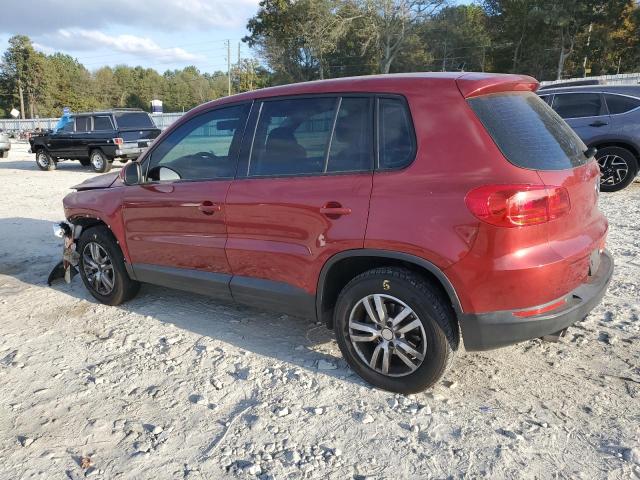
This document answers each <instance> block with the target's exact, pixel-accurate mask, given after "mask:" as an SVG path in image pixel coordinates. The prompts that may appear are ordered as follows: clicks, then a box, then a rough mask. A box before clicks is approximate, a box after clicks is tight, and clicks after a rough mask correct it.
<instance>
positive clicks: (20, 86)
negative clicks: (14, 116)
mask: <svg viewBox="0 0 640 480" xmlns="http://www.w3.org/2000/svg"><path fill="white" fill-rule="evenodd" d="M43 74H44V69H43V65H42V58H41V56H40V55H39V54H38V53H37V52H36V51H35V50H34V48H33V45H32V43H31V39H30V38H29V37H27V36H25V35H14V36H13V37H11V38H10V39H9V48H7V50H6V51H5V52H4V54H3V56H2V65H1V66H0V76H1V77H2V79H3V81H2V83H3V85H5V88H7V89H8V91H9V93H10V94H13V95H15V96H16V97H17V100H18V102H19V105H20V116H21V118H25V117H26V111H25V104H26V102H25V96H27V100H28V102H29V106H30V111H31V112H32V115H33V113H34V112H35V111H36V109H37V107H36V105H35V102H36V101H37V98H38V94H37V91H38V88H39V86H40V85H41V84H42V82H43Z"/></svg>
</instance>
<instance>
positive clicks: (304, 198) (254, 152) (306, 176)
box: [226, 96, 373, 315]
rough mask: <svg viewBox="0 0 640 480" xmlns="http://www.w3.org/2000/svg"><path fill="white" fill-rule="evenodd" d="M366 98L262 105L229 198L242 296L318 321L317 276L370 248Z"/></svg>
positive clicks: (237, 288)
mask: <svg viewBox="0 0 640 480" xmlns="http://www.w3.org/2000/svg"><path fill="white" fill-rule="evenodd" d="M372 112H373V108H372V99H371V98H369V97H368V96H353V97H342V98H341V97H338V96H315V97H314V96H312V97H304V98H300V97H296V98H287V99H267V100H264V101H262V102H256V104H254V108H253V110H252V115H251V117H252V118H251V120H250V121H249V127H248V129H247V133H246V134H245V139H247V141H246V142H245V143H244V145H243V151H242V154H241V160H240V163H239V171H238V176H237V178H236V180H234V182H233V183H232V185H231V188H230V189H229V194H228V195H227V201H226V212H227V216H226V220H227V231H228V240H227V246H226V252H227V258H228V260H229V264H230V266H231V269H232V270H233V275H234V276H233V279H232V282H231V290H232V294H233V297H234V299H236V300H239V301H241V302H243V303H248V304H253V305H256V306H258V307H260V308H272V309H278V310H280V311H284V312H288V313H291V314H298V315H309V314H312V313H313V311H314V308H315V297H314V295H315V291H316V287H317V278H318V275H319V272H320V270H321V268H322V266H323V264H324V263H325V262H326V260H327V259H329V258H330V257H331V256H332V255H334V254H336V253H338V252H340V251H343V250H349V249H356V248H362V246H363V242H364V235H365V229H366V224H367V216H368V212H369V197H370V194H371V185H372V166H373V141H372V132H373V113H372Z"/></svg>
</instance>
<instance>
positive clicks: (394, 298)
mask: <svg viewBox="0 0 640 480" xmlns="http://www.w3.org/2000/svg"><path fill="white" fill-rule="evenodd" d="M334 325H335V333H336V339H337V341H338V346H339V347H340V351H341V352H342V355H343V356H344V357H345V359H346V360H347V362H348V363H349V365H351V367H352V368H353V369H354V370H355V371H356V373H358V375H360V376H361V377H362V378H363V379H365V380H366V381H367V382H369V383H371V384H373V385H375V386H376V387H379V388H382V389H384V390H390V391H392V392H398V393H403V394H408V393H415V392H419V391H422V390H424V389H426V388H429V387H431V386H432V385H433V384H435V383H436V382H437V381H438V380H439V379H440V378H441V377H442V375H443V374H444V372H445V371H446V369H447V368H448V367H449V365H450V363H451V361H452V359H453V354H454V352H455V350H456V349H457V348H458V343H459V336H458V329H457V323H456V318H455V313H454V311H453V308H452V307H451V304H450V302H449V301H448V300H447V299H445V298H444V297H443V295H442V294H441V293H440V292H439V291H438V290H437V289H436V288H435V287H434V286H433V285H431V284H430V283H429V282H428V281H427V280H426V279H425V278H423V277H422V276H421V275H419V274H417V273H414V272H412V271H410V270H406V269H402V268H376V269H373V270H369V271H367V272H365V273H363V274H361V275H358V276H357V277H355V278H354V279H353V280H351V281H350V282H349V283H348V284H347V286H346V287H344V289H343V290H342V292H340V295H339V296H338V301H337V303H336V308H335V318H334Z"/></svg>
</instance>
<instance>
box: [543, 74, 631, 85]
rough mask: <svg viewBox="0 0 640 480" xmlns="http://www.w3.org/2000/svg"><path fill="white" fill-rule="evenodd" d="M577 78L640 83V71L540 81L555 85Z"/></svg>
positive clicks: (623, 83) (617, 82) (619, 83)
mask: <svg viewBox="0 0 640 480" xmlns="http://www.w3.org/2000/svg"><path fill="white" fill-rule="evenodd" d="M576 80H604V81H605V82H606V84H607V85H629V84H632V85H640V73H620V74H618V75H600V76H596V77H580V78H564V79H562V80H550V81H545V82H540V85H552V84H553V85H555V84H558V85H560V84H562V83H565V82H575V81H576Z"/></svg>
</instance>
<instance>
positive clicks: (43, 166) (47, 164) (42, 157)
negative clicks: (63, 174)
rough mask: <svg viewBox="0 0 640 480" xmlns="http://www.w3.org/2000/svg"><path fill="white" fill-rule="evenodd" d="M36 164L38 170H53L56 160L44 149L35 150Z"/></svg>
mask: <svg viewBox="0 0 640 480" xmlns="http://www.w3.org/2000/svg"><path fill="white" fill-rule="evenodd" d="M36 165H38V168H39V169H40V170H45V171H47V170H55V169H56V162H55V160H54V159H53V157H51V155H49V153H48V152H47V151H46V150H38V151H37V152H36Z"/></svg>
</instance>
